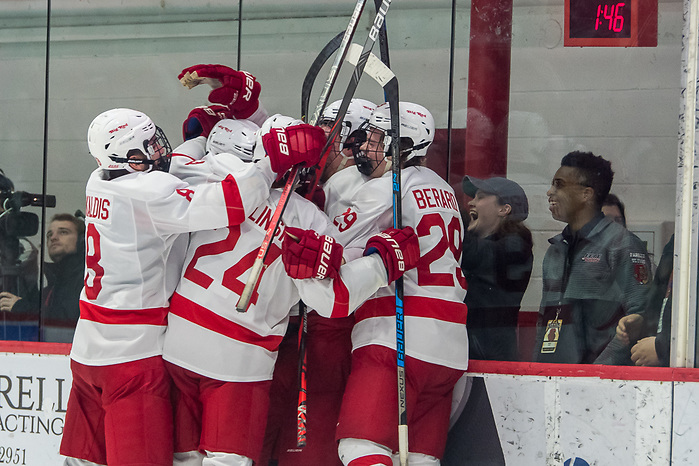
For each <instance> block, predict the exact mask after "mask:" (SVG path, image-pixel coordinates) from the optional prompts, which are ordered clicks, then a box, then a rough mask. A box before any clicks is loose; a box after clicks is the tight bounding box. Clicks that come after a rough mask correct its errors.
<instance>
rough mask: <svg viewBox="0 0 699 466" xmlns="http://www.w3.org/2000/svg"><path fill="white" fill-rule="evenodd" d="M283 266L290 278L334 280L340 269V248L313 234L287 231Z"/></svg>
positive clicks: (284, 240)
mask: <svg viewBox="0 0 699 466" xmlns="http://www.w3.org/2000/svg"><path fill="white" fill-rule="evenodd" d="M284 233H285V234H284V239H283V240H282V262H283V263H284V270H286V273H287V275H289V276H290V277H291V278H298V279H305V278H318V279H323V278H337V276H338V275H339V274H340V272H339V270H340V266H341V265H342V250H343V248H342V245H341V244H340V243H338V242H337V241H335V239H334V238H333V237H332V236H326V235H319V234H318V233H316V232H315V231H313V230H302V229H300V228H294V227H286V229H285V230H284Z"/></svg>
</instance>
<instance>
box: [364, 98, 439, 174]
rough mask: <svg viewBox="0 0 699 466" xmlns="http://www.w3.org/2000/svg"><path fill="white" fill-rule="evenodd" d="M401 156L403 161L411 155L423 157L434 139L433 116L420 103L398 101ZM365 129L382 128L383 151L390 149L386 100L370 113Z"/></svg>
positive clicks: (386, 152) (389, 124) (388, 108)
mask: <svg viewBox="0 0 699 466" xmlns="http://www.w3.org/2000/svg"><path fill="white" fill-rule="evenodd" d="M398 108H399V110H400V112H399V115H400V138H401V145H400V146H401V156H402V160H403V161H404V162H406V161H408V160H410V159H412V158H413V157H425V156H426V155H427V148H428V147H429V146H430V144H432V141H433V140H434V118H433V117H432V114H431V113H430V112H429V110H427V109H426V108H425V107H423V106H422V105H418V104H415V103H412V102H399V104H398ZM365 127H366V129H371V128H372V127H373V128H378V129H380V130H383V132H384V134H385V136H384V153H385V154H386V156H388V154H389V153H390V150H391V137H390V130H391V112H390V106H389V104H388V102H386V103H383V104H381V105H379V106H378V107H376V110H374V112H373V113H372V114H371V117H370V118H369V121H368V123H366V125H365Z"/></svg>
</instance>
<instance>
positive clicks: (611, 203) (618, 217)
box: [602, 193, 626, 228]
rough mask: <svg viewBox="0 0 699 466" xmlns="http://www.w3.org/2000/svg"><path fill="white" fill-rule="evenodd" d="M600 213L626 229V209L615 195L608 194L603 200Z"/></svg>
mask: <svg viewBox="0 0 699 466" xmlns="http://www.w3.org/2000/svg"><path fill="white" fill-rule="evenodd" d="M602 213H603V214H604V215H605V216H606V217H609V218H610V219H612V220H613V221H615V222H616V223H618V224H619V225H621V226H623V227H624V228H626V209H625V208H624V203H623V202H621V200H620V199H619V198H618V197H617V196H616V194H612V193H609V194H607V197H605V198H604V202H603V203H602Z"/></svg>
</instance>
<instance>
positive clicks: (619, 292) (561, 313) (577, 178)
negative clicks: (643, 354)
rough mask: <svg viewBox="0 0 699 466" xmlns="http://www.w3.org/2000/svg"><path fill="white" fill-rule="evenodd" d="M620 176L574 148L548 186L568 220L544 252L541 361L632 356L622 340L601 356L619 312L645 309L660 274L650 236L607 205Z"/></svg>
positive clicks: (552, 204)
mask: <svg viewBox="0 0 699 466" xmlns="http://www.w3.org/2000/svg"><path fill="white" fill-rule="evenodd" d="M613 178H614V172H613V171H612V167H611V163H610V162H609V161H608V160H605V159H604V158H602V157H600V156H596V155H594V154H593V153H591V152H581V151H574V152H570V153H569V154H567V155H566V156H564V157H563V159H562V160H561V167H560V168H559V169H558V171H556V174H555V175H554V177H553V180H552V182H551V188H550V189H549V190H548V192H547V193H546V194H547V196H548V201H549V210H550V211H551V215H552V217H553V218H554V219H555V220H558V221H560V222H564V223H565V224H566V226H565V228H564V229H563V231H562V232H561V233H560V234H558V235H556V236H554V237H553V238H551V239H549V243H550V246H549V248H548V250H547V251H546V255H545V256H544V262H543V294H542V298H541V306H540V308H539V316H538V321H537V337H536V344H535V346H534V355H533V356H534V361H536V362H553V363H572V364H582V363H593V362H598V363H606V364H616V363H618V362H617V361H627V360H628V358H629V353H628V351H629V348H628V345H622V344H618V345H617V346H618V347H616V348H614V351H607V352H606V353H607V355H611V356H610V357H606V358H605V360H604V361H596V360H597V358H598V356H599V355H600V353H601V352H602V351H603V350H604V349H605V348H606V347H607V345H608V344H609V343H610V341H612V339H613V337H614V335H615V330H616V326H617V322H618V321H619V319H620V318H621V317H623V316H624V315H629V314H633V313H638V314H643V312H644V307H645V306H644V305H645V300H646V293H647V290H648V289H649V284H650V282H651V279H652V277H651V264H650V259H649V258H648V254H647V252H646V248H645V247H644V245H643V243H642V242H641V241H640V240H639V239H638V237H636V236H635V235H633V234H632V233H630V232H629V231H628V230H627V229H626V228H624V227H623V226H621V225H620V224H618V223H616V222H614V221H613V220H611V219H609V218H608V217H605V215H604V213H603V212H602V204H603V201H604V199H605V198H606V197H607V194H608V193H609V190H610V188H611V185H612V181H613ZM614 342H615V343H617V342H619V340H614Z"/></svg>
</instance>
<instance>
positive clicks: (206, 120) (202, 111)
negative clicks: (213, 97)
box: [182, 105, 233, 141]
mask: <svg viewBox="0 0 699 466" xmlns="http://www.w3.org/2000/svg"><path fill="white" fill-rule="evenodd" d="M226 118H233V115H232V114H231V110H230V109H229V108H228V107H227V106H225V105H209V106H208V107H196V108H195V109H193V110H192V111H191V112H189V115H187V119H186V120H184V123H182V137H183V138H184V140H185V141H186V140H188V139H192V138H195V137H197V136H204V137H209V133H210V132H211V130H212V129H213V128H214V126H216V123H218V122H219V121H221V120H224V119H226Z"/></svg>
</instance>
